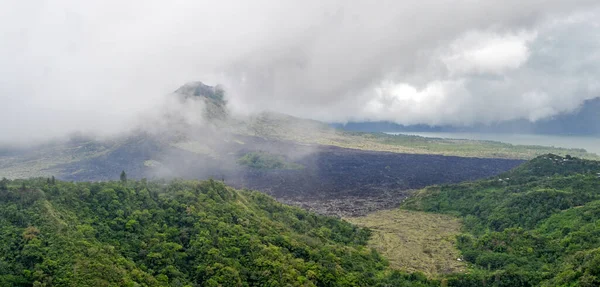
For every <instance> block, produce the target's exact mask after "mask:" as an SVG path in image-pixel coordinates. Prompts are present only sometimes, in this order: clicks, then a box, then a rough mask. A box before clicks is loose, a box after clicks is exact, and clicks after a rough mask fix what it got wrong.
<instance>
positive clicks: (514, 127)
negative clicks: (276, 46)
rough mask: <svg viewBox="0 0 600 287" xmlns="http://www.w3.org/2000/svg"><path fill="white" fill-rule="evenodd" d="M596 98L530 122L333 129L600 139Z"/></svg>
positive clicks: (599, 110) (373, 124) (364, 124)
mask: <svg viewBox="0 0 600 287" xmlns="http://www.w3.org/2000/svg"><path fill="white" fill-rule="evenodd" d="M599 122H600V98H594V99H591V100H586V101H585V102H584V103H583V104H582V105H581V107H579V108H578V109H577V110H575V111H574V112H572V113H565V114H560V115H556V116H552V117H548V118H544V119H540V120H538V121H535V122H532V121H529V120H525V119H520V120H511V121H503V122H500V123H496V124H489V125H485V124H477V125H473V126H451V125H438V126H429V125H424V124H421V125H400V124H396V123H393V122H387V121H379V122H368V121H365V122H349V123H342V124H339V123H334V124H331V125H332V126H333V127H336V128H340V129H344V130H348V131H363V132H470V133H473V132H477V133H520V134H548V135H582V136H598V135H600V125H598V124H597V123H599Z"/></svg>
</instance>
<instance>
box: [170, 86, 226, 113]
mask: <svg viewBox="0 0 600 287" xmlns="http://www.w3.org/2000/svg"><path fill="white" fill-rule="evenodd" d="M175 94H177V95H181V96H183V97H184V98H185V99H188V98H196V99H198V98H200V99H202V100H204V102H205V103H206V107H205V116H206V117H207V118H209V119H225V118H226V117H227V108H226V106H227V101H225V91H224V90H223V88H222V87H221V86H219V85H217V86H209V85H206V84H204V83H203V82H200V81H195V82H188V83H185V84H184V85H183V86H181V87H179V89H177V90H175Z"/></svg>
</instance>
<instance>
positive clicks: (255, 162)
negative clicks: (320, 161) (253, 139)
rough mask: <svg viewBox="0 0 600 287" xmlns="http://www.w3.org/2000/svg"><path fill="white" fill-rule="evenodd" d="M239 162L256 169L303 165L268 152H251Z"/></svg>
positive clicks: (298, 167)
mask: <svg viewBox="0 0 600 287" xmlns="http://www.w3.org/2000/svg"><path fill="white" fill-rule="evenodd" d="M238 164H240V165H244V166H248V167H250V168H255V169H301V168H303V166H302V165H300V164H297V163H293V162H288V161H287V160H286V158H285V157H283V156H281V155H275V154H271V153H268V152H262V151H259V152H249V153H247V154H245V155H244V156H242V157H240V158H239V159H238Z"/></svg>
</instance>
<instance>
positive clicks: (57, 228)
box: [0, 176, 439, 287]
mask: <svg viewBox="0 0 600 287" xmlns="http://www.w3.org/2000/svg"><path fill="white" fill-rule="evenodd" d="M369 235H370V232H369V230H366V229H360V228H358V227H356V226H354V225H351V224H350V223H347V222H345V221H342V220H339V219H336V218H332V217H324V216H318V215H315V214H314V213H310V212H307V211H304V210H302V209H299V208H295V207H290V206H286V205H283V204H280V203H278V202H277V201H275V200H274V199H273V198H271V197H269V196H267V195H265V194H263V193H260V192H254V191H246V190H235V189H232V188H230V187H227V186H225V185H224V184H223V183H222V182H219V181H214V180H208V181H183V180H175V181H172V182H160V181H156V182H147V181H145V180H141V181H128V180H127V178H126V176H123V177H122V180H121V181H115V182H98V183H87V182H82V183H70V182H61V181H56V180H54V179H53V178H52V179H44V178H39V179H30V180H14V181H10V180H6V179H3V180H2V181H1V182H0V286H36V287H37V286H439V282H436V281H429V280H427V279H426V278H425V276H424V275H422V274H420V273H416V274H405V273H401V272H398V271H392V270H390V269H389V268H388V263H387V261H386V260H385V259H384V258H382V257H381V256H380V255H379V254H378V253H377V252H375V251H374V250H371V249H370V248H368V247H366V246H365V244H366V241H367V239H368V238H369Z"/></svg>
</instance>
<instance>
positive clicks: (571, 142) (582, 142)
mask: <svg viewBox="0 0 600 287" xmlns="http://www.w3.org/2000/svg"><path fill="white" fill-rule="evenodd" d="M386 134H390V135H398V134H403V135H416V136H422V137H426V138H445V139H467V140H486V141H498V142H504V143H510V144H515V145H540V146H549V147H562V148H583V149H585V150H587V151H588V152H592V153H595V154H598V155H600V137H582V136H562V135H534V134H495V133H436V132H400V133H398V132H394V133H391V132H390V133H386Z"/></svg>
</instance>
